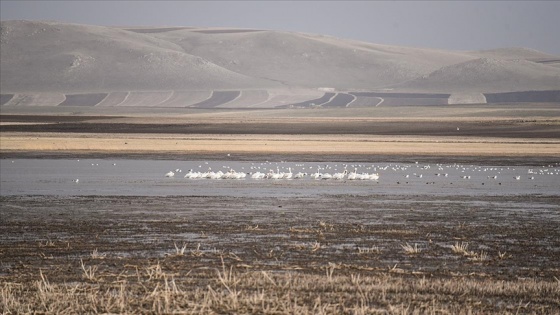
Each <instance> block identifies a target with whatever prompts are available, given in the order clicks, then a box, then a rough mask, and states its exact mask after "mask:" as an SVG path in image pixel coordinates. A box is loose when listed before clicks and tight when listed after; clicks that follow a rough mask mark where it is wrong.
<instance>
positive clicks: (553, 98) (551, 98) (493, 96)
mask: <svg viewBox="0 0 560 315" xmlns="http://www.w3.org/2000/svg"><path fill="white" fill-rule="evenodd" d="M484 96H485V97H486V101H487V102H488V103H529V102H530V103H559V102H560V90H549V91H523V92H507V93H486V94H484Z"/></svg>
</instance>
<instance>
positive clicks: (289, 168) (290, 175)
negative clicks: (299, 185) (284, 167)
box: [282, 167, 293, 179]
mask: <svg viewBox="0 0 560 315" xmlns="http://www.w3.org/2000/svg"><path fill="white" fill-rule="evenodd" d="M292 176H293V174H292V168H291V167H288V173H282V178H284V179H292Z"/></svg>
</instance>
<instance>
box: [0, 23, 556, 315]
mask: <svg viewBox="0 0 560 315" xmlns="http://www.w3.org/2000/svg"><path fill="white" fill-rule="evenodd" d="M0 42H1V43H2V45H1V46H0V49H1V54H0V56H1V59H0V69H1V71H2V73H1V74H2V75H1V76H0V80H1V87H2V90H1V91H0V92H1V93H0V110H1V111H0V158H1V159H0V162H2V165H3V170H2V173H4V172H5V171H6V170H8V169H9V170H13V168H12V169H10V167H12V163H13V166H14V167H15V166H17V162H18V161H19V160H20V159H23V160H26V161H27V162H29V161H31V162H32V161H35V160H31V158H33V159H36V158H37V159H49V158H53V159H62V160H64V159H87V158H101V159H105V160H109V159H122V160H127V159H143V160H156V159H158V160H177V161H223V160H228V161H265V160H266V161H292V162H296V163H297V162H303V161H314V162H325V163H327V162H343V161H344V162H356V163H374V162H376V163H377V162H395V163H414V162H418V161H420V162H421V163H429V164H431V163H442V164H452V163H460V164H463V163H464V164H467V163H468V164H473V165H476V166H482V165H494V166H500V167H510V166H511V167H512V168H513V167H515V166H518V165H524V166H529V167H539V168H541V169H543V170H544V169H546V170H547V174H546V176H556V177H547V178H548V179H550V182H551V183H553V184H552V185H551V187H550V188H551V189H550V190H547V191H546V192H544V193H543V192H542V191H539V190H537V188H535V187H537V186H536V185H534V186H532V184H530V183H531V182H528V183H529V184H527V183H525V182H523V184H524V185H528V186H527V187H529V188H528V189H525V190H523V191H522V193H518V192H516V191H515V190H511V191H509V190H507V189H506V188H503V189H502V190H496V189H495V187H494V186H491V185H486V186H482V185H484V182H483V183H478V182H477V183H476V186H473V187H474V188H472V189H471V190H470V192H466V191H461V190H460V189H457V190H456V194H451V195H450V194H443V193H441V192H439V191H436V190H430V189H427V190H426V188H425V187H432V186H430V185H433V183H430V182H429V181H426V182H425V183H424V182H423V180H421V181H418V182H417V183H416V184H415V185H421V186H414V185H410V186H404V185H408V184H409V183H408V182H404V179H403V180H402V182H401V181H400V180H399V181H397V182H391V183H388V182H384V181H383V180H384V179H383V178H380V180H379V182H375V181H372V182H371V183H360V184H356V185H362V186H359V187H361V188H366V189H367V192H366V193H360V194H353V193H349V190H347V189H346V188H345V187H348V186H345V185H346V183H345V182H342V183H338V182H329V181H311V180H309V181H308V182H303V183H298V185H302V186H300V189H297V187H296V188H294V190H295V191H297V193H292V194H291V195H290V194H288V195H285V194H282V191H283V190H282V189H284V188H286V187H288V186H289V185H290V184H288V183H286V182H274V183H268V184H266V185H269V186H265V185H264V184H261V183H258V182H235V183H226V184H227V185H231V187H229V188H230V189H231V191H233V192H236V191H239V190H243V192H249V194H248V196H238V195H235V194H233V195H227V194H226V195H224V196H215V195H212V192H211V191H205V192H204V191H203V192H202V193H200V194H196V193H192V192H191V193H189V190H188V188H189V187H190V186H189V185H190V184H192V182H189V181H187V180H186V179H185V180H184V181H182V182H179V185H180V186H178V187H179V188H181V189H183V188H184V191H185V192H184V195H181V196H168V195H165V194H164V195H161V196H120V195H116V196H107V195H101V194H91V195H72V194H70V195H65V194H64V192H58V193H60V195H57V194H56V191H55V192H54V193H53V191H47V193H45V194H44V195H43V194H41V195H29V194H26V193H25V192H24V193H21V194H2V195H1V196H0V206H1V207H0V208H1V210H0V313H2V314H64V313H69V314H86V313H88V314H89V313H104V314H105V313H123V314H152V313H158V314H171V313H181V314H378V313H382V314H424V313H431V314H435V313H439V314H491V313H499V314H558V313H560V302H559V301H560V264H559V262H560V252H559V248H560V241H559V240H560V231H559V229H558V226H560V215H559V214H560V196H559V194H558V193H550V191H554V186H555V185H556V186H558V187H560V182H558V180H557V179H556V178H558V173H559V172H558V162H559V161H560V119H559V117H560V107H559V104H560V92H559V91H560V68H559V67H558V60H560V59H559V58H558V56H553V55H549V54H546V53H542V52H538V51H534V50H531V49H526V48H504V49H496V50H487V51H470V52H469V51H443V50H433V49H423V48H410V47H398V46H388V45H378V44H371V43H363V42H357V41H351V40H343V39H336V38H332V37H327V36H321V35H313V34H300V33H288V32H277V31H267V30H237V29H221V28H214V29H208V28H193V27H165V28H154V27H137V28H134V27H131V28H118V27H102V26H92V25H78V24H66V23H59V22H38V21H2V24H1V37H0ZM53 43H56V45H55V44H53ZM13 160H16V161H13ZM43 161H45V160H43ZM434 168H435V167H434ZM24 171H25V172H27V173H31V174H35V173H33V172H36V171H37V170H36V169H34V168H30V169H25V170H24ZM4 174H6V173H4ZM19 174H20V173H17V175H18V176H19ZM523 175H524V178H523V180H525V179H526V178H525V177H527V175H528V174H523ZM542 176H545V175H542ZM162 178H163V174H162ZM485 178H486V177H485ZM4 179H5V177H4ZM17 179H18V182H19V181H21V178H20V177H17ZM181 179H183V178H181ZM51 180H53V186H56V185H58V184H59V183H60V181H61V179H60V178H54V179H51ZM500 180H501V179H500ZM508 180H509V181H514V182H516V183H517V181H516V180H515V179H511V178H509V179H508ZM222 183H223V182H222ZM76 184H77V182H76ZM506 184H507V183H506V182H505V179H504V185H503V186H502V187H505V186H507V185H506ZM2 185H3V186H4V185H9V183H7V182H4V181H3V184H2ZM156 185H158V186H160V187H159V188H161V189H165V187H166V186H165V185H162V184H161V182H156ZM235 185H246V186H235ZM251 185H253V186H251ZM364 185H371V186H364ZM383 185H385V187H389V188H387V189H390V188H391V187H397V186H398V187H404V189H406V190H407V191H406V193H402V191H401V192H399V193H394V194H384V193H379V192H378V191H376V189H378V188H379V187H382V186H383ZM446 185H447V184H446ZM451 185H452V184H449V186H451ZM473 185H475V184H473ZM496 185H501V182H500V183H497V184H496ZM261 186H264V189H265V190H266V191H267V193H268V195H266V196H261V195H258V194H257V193H253V194H251V192H252V191H253V188H255V189H256V188H258V187H261ZM307 186H309V187H307ZM453 186H456V185H453ZM5 187H6V186H4V189H5ZM204 187H209V189H210V190H212V189H213V188H216V187H217V186H216V187H214V186H212V184H208V186H204ZM290 187H292V186H290ZM325 187H327V188H328V189H329V191H330V192H331V193H330V194H327V193H321V192H322V191H323V190H321V189H323V188H325ZM409 187H410V189H409ZM419 187H424V188H423V189H419ZM434 187H435V186H434ZM493 187H494V188H493ZM524 187H525V186H524ZM540 187H541V188H542V187H543V186H540ZM24 188H26V187H24ZM269 188H270V190H268V189H269ZM445 188H450V189H452V190H453V189H454V187H445ZM26 189H29V188H26ZM306 189H316V191H319V193H315V194H309V195H308V194H307V192H308V190H306ZM408 189H409V191H408ZM332 191H336V193H335V194H333V193H332ZM471 192H474V193H471Z"/></svg>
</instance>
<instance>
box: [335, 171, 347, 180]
mask: <svg viewBox="0 0 560 315" xmlns="http://www.w3.org/2000/svg"><path fill="white" fill-rule="evenodd" d="M346 174H348V171H347V170H344V172H342V173H334V174H333V176H332V179H336V180H341V179H344V177H345V176H346Z"/></svg>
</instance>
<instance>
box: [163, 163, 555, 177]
mask: <svg viewBox="0 0 560 315" xmlns="http://www.w3.org/2000/svg"><path fill="white" fill-rule="evenodd" d="M204 164H208V162H205V163H204ZM282 164H283V162H280V163H273V162H268V161H267V162H263V163H257V162H255V163H251V165H250V167H249V170H245V167H241V171H237V170H235V169H234V168H232V167H230V166H227V165H223V166H222V170H219V171H213V170H212V168H211V167H208V169H207V170H205V171H202V169H203V168H205V166H203V165H199V166H198V168H199V169H201V170H200V171H195V170H193V169H190V170H189V171H188V172H186V173H185V174H184V175H183V171H182V170H181V169H175V170H174V171H169V172H168V173H166V174H165V176H166V177H175V176H177V177H178V176H179V174H180V176H182V177H184V178H187V179H237V180H241V179H254V180H260V179H272V180H297V179H315V180H372V181H378V180H379V178H380V175H379V172H390V171H394V172H401V173H402V174H403V176H404V178H406V179H408V178H419V179H420V178H422V177H423V176H424V175H429V176H436V177H449V176H450V173H449V172H451V173H452V174H453V175H454V176H457V174H459V175H458V176H459V178H460V179H463V180H470V179H471V178H472V177H473V176H475V177H476V178H479V179H487V180H497V179H499V178H500V179H501V178H503V177H502V173H503V174H509V175H508V177H509V178H512V177H513V179H514V180H521V179H528V180H534V179H535V176H539V175H560V169H559V168H558V164H556V165H548V166H543V167H541V168H538V169H528V171H527V174H526V175H523V174H514V175H513V176H512V175H511V174H512V172H513V173H516V169H515V168H514V167H485V166H475V165H461V164H447V165H445V164H435V165H429V164H427V165H420V164H418V163H415V164H386V165H375V164H340V165H338V164H335V165H328V164H325V165H314V166H306V165H305V164H295V165H294V164H290V165H291V166H289V167H288V166H283V165H282ZM292 166H293V167H294V168H295V169H298V171H297V173H296V172H294V171H293V170H292ZM358 169H360V170H362V171H358ZM432 171H433V173H431V172H432ZM446 171H448V172H446ZM480 173H482V174H480Z"/></svg>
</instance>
